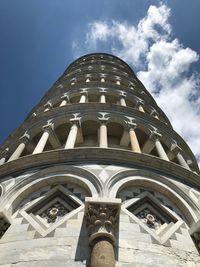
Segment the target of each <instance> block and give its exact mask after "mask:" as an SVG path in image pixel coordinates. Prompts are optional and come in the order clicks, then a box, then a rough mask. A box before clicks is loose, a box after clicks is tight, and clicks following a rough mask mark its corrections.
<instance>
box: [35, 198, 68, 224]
mask: <svg viewBox="0 0 200 267" xmlns="http://www.w3.org/2000/svg"><path fill="white" fill-rule="evenodd" d="M68 212H69V210H68V209H66V207H64V206H63V205H62V204H61V203H59V202H57V203H55V204H53V205H52V206H51V207H49V208H48V209H46V210H45V211H44V212H43V213H42V214H40V217H42V218H43V219H45V220H46V221H47V222H48V223H54V222H56V221H58V220H59V219H60V218H61V217H63V216H65V214H67V213H68Z"/></svg>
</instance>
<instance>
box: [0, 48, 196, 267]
mask: <svg viewBox="0 0 200 267" xmlns="http://www.w3.org/2000/svg"><path fill="white" fill-rule="evenodd" d="M0 194H1V197H0V267H2V266H5V267H11V266H15V267H26V266H30V267H36V266H37V267H39V266H43V267H44V266H47V267H54V266H59V267H64V266H65V267H68V266H71V267H75V266H77V267H78V266H91V267H114V266H116V267H117V266H118V267H122V266H124V267H132V266H138V267H140V266H149V267H150V266H151V267H152V266H154V267H157V266H165V267H170V266H178V267H179V266H185V267H195V266H196V267H197V266H200V257H199V248H200V172H199V168H198V165H197V162H196V159H195V157H194V155H193V153H192V152H191V150H190V148H189V147H188V145H187V144H186V143H185V141H184V140H183V139H182V138H181V137H180V136H179V135H178V134H177V133H176V132H175V131H174V130H173V127H172V125H171V124H170V121H169V120H168V118H167V116H166V115H165V114H164V112H163V111H162V110H161V109H160V108H159V107H158V106H157V104H156V102H155V101H154V99H153V97H152V96H151V95H150V93H149V92H148V91H147V90H146V88H145V87H144V85H143V84H142V83H141V82H140V81H139V80H138V78H137V77H136V75H135V74H134V72H133V71H132V69H131V68H130V67H129V66H128V65H127V64H126V63H125V62H124V61H122V60H121V59H119V58H117V57H115V56H113V55H109V54H104V53H96V54H90V55H86V56H83V57H81V58H79V59H77V60H75V61H74V62H73V63H72V64H71V65H70V66H69V67H68V68H67V69H66V71H65V72H64V73H63V75H62V76H61V77H60V78H59V79H58V80H57V81H56V82H55V84H54V85H53V86H52V87H51V88H50V89H49V91H48V92H47V93H46V94H45V95H44V97H43V98H42V99H41V101H40V102H39V103H38V105H36V106H35V107H34V108H33V110H32V111H31V112H30V113H29V115H28V116H27V118H26V119H25V121H24V122H23V123H22V125H21V126H20V127H19V128H17V129H16V130H15V131H14V132H13V133H11V134H10V136H9V137H8V138H7V140H6V141H5V142H4V143H3V144H2V145H1V147H0Z"/></svg>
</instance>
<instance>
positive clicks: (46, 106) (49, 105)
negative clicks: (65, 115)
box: [44, 101, 53, 109]
mask: <svg viewBox="0 0 200 267" xmlns="http://www.w3.org/2000/svg"><path fill="white" fill-rule="evenodd" d="M44 107H45V108H49V109H50V108H52V107H53V105H52V103H51V102H50V101H48V102H47V103H46V104H44Z"/></svg>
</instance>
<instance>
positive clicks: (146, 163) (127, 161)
mask: <svg viewBox="0 0 200 267" xmlns="http://www.w3.org/2000/svg"><path fill="white" fill-rule="evenodd" d="M80 163H81V164H82V163H84V164H85V163H101V164H120V165H125V166H128V167H139V168H143V169H144V168H145V169H150V170H152V171H155V172H158V171H159V172H161V173H162V174H164V175H168V176H171V177H175V178H176V179H179V180H180V181H181V182H185V183H186V184H190V185H193V186H196V187H198V188H200V176H199V175H198V174H196V173H194V172H192V171H189V170H187V169H184V168H183V167H181V166H179V165H177V164H175V163H172V162H168V161H165V160H162V159H160V158H157V157H154V156H149V155H147V154H142V153H141V154H139V153H135V152H132V151H127V150H122V149H113V148H98V147H83V148H75V149H58V150H51V151H46V152H43V153H40V154H35V155H28V156H25V157H21V158H19V159H17V160H13V161H10V162H7V163H5V164H3V165H1V166H0V178H1V177H5V176H7V175H12V174H14V173H17V172H22V171H25V170H27V169H31V168H37V167H44V166H52V164H80Z"/></svg>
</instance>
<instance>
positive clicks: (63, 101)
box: [60, 95, 69, 107]
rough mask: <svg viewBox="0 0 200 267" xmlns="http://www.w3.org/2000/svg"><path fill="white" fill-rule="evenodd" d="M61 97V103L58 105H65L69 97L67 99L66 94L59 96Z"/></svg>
mask: <svg viewBox="0 0 200 267" xmlns="http://www.w3.org/2000/svg"><path fill="white" fill-rule="evenodd" d="M61 99H62V102H61V104H60V107H63V106H66V105H67V103H68V101H69V99H68V95H63V96H62V97H61Z"/></svg>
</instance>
